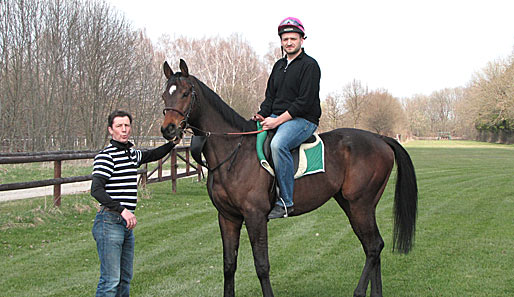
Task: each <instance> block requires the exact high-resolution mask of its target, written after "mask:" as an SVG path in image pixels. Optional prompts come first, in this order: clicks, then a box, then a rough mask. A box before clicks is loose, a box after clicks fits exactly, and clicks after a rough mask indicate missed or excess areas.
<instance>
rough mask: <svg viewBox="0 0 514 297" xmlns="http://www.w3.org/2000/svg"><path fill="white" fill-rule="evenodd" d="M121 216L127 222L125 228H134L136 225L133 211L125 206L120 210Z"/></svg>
mask: <svg viewBox="0 0 514 297" xmlns="http://www.w3.org/2000/svg"><path fill="white" fill-rule="evenodd" d="M121 216H122V217H123V218H124V219H125V222H127V229H134V228H135V227H136V225H137V219H136V216H135V215H134V214H133V213H131V212H130V211H129V210H128V209H126V208H125V209H124V210H123V211H122V212H121Z"/></svg>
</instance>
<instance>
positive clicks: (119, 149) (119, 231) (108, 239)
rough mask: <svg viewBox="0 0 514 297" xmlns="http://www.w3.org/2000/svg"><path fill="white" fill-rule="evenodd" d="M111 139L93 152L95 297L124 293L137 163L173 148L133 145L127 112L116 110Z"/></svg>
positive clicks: (129, 262)
mask: <svg viewBox="0 0 514 297" xmlns="http://www.w3.org/2000/svg"><path fill="white" fill-rule="evenodd" d="M108 124H109V125H108V128H107V129H108V130H109V133H110V134H111V137H112V139H111V141H110V144H109V145H108V146H107V147H106V148H104V149H103V150H102V151H101V152H100V153H98V155H96V157H95V160H94V164H93V180H92V184H91V195H92V196H93V197H94V198H95V199H96V200H98V202H100V206H101V208H100V210H99V211H98V213H97V214H96V217H95V221H94V224H93V230H92V232H93V237H94V239H95V241H96V247H97V250H98V257H99V258H100V280H99V282H98V287H97V290H96V296H129V291H130V281H131V280H132V271H133V270H132V267H133V260H134V234H133V232H132V231H133V229H134V228H135V227H136V224H137V220H136V216H135V215H134V211H135V210H136V205H137V168H138V167H139V166H141V165H142V164H144V163H148V162H153V161H157V160H159V159H161V158H162V157H164V156H165V155H166V154H167V153H169V152H170V151H171V150H172V149H173V148H174V147H175V143H174V142H168V143H166V144H164V145H162V146H160V147H158V148H156V149H153V150H150V151H140V150H136V149H133V148H132V143H130V141H129V137H130V132H131V124H132V116H131V115H130V114H129V113H127V112H125V111H121V110H115V111H114V112H112V113H111V114H110V115H109V118H108Z"/></svg>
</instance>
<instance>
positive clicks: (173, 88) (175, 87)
mask: <svg viewBox="0 0 514 297" xmlns="http://www.w3.org/2000/svg"><path fill="white" fill-rule="evenodd" d="M176 89H177V86H175V85H173V86H171V87H170V89H169V92H170V95H173V92H175V90H176Z"/></svg>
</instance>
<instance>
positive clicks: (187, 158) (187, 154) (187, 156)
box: [186, 148, 190, 175]
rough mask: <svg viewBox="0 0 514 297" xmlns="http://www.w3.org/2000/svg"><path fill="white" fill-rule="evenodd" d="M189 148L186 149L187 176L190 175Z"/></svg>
mask: <svg viewBox="0 0 514 297" xmlns="http://www.w3.org/2000/svg"><path fill="white" fill-rule="evenodd" d="M189 151H190V149H189V148H186V175H189V170H190V168H189Z"/></svg>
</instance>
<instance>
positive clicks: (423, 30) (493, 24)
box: [107, 0, 514, 99]
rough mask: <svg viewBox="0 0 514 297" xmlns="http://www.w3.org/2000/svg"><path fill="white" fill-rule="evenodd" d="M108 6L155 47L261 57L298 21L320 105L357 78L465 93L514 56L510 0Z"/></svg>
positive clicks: (169, 1)
mask: <svg viewBox="0 0 514 297" xmlns="http://www.w3.org/2000/svg"><path fill="white" fill-rule="evenodd" d="M107 2H109V3H111V4H112V5H113V6H115V7H116V8H117V9H119V10H120V11H121V12H122V13H124V14H125V16H126V18H127V19H128V20H129V21H131V22H132V23H133V25H134V27H135V28H145V29H146V32H147V34H148V35H149V36H150V38H151V39H152V40H154V41H155V42H157V39H158V37H160V36H161V35H162V34H164V33H167V34H169V35H171V36H187V37H191V38H202V37H214V36H220V37H228V36H230V35H231V34H232V33H239V34H240V35H241V36H242V37H243V38H244V39H245V40H246V41H247V42H248V43H250V45H251V46H252V48H254V49H255V51H256V52H257V54H258V55H260V56H261V57H262V56H264V54H266V52H267V50H268V45H269V43H270V42H274V43H276V45H279V38H278V36H277V26H278V24H279V22H280V21H281V20H282V19H283V18H285V17H288V16H294V17H297V18H299V19H300V20H301V21H302V22H303V24H304V26H305V30H306V34H307V36H308V38H307V40H306V41H305V42H304V48H305V51H306V52H307V53H308V54H309V55H311V56H312V57H313V58H315V59H316V60H317V61H318V63H319V65H320V68H321V95H322V99H323V98H324V96H326V95H327V94H329V93H331V92H338V91H341V90H342V88H343V87H344V85H346V84H348V83H349V82H351V81H352V80H353V79H357V80H360V81H361V82H362V83H363V84H364V85H367V86H368V87H369V88H370V89H378V88H381V89H387V90H388V91H389V92H390V93H391V94H392V95H393V96H396V97H400V98H402V97H410V96H412V95H415V94H425V95H429V94H430V93H432V92H434V91H438V90H441V89H444V88H453V87H459V86H466V84H467V83H468V82H469V81H470V80H471V78H472V76H473V74H474V73H476V72H477V71H480V70H481V69H483V68H484V67H485V66H486V64H487V63H488V62H491V61H494V60H496V59H499V58H507V57H508V56H509V55H511V54H512V53H513V50H514V15H513V13H514V1H513V0H484V1H476V0H467V1H464V0H462V1H461V0H430V1H416V0H410V1H398V0H394V1H390V0H389V1H388V0H383V1H380V0H355V1H341V0H330V1H323V0H318V1H312V0H307V1H304V0H297V1H269V0H254V1H244V0H239V1H235V0H234V1H232V0H146V1H141V0H107ZM336 3H337V4H336ZM186 62H187V61H186ZM176 64H177V62H176V61H173V62H172V65H176ZM190 71H191V73H192V74H193V75H194V73H195V70H194V69H190Z"/></svg>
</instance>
